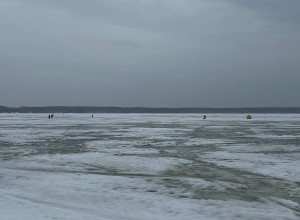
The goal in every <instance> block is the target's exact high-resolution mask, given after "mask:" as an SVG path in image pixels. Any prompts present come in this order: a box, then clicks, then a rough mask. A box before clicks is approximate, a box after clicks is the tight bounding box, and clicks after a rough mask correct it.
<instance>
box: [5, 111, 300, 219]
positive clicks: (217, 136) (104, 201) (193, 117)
mask: <svg viewBox="0 0 300 220" xmlns="http://www.w3.org/2000/svg"><path fill="white" fill-rule="evenodd" d="M47 116H48V115H46V114H0V219H3V220H16V219H17V220H24V219H38V220H43V219H68V220H79V219H91V220H96V219H99V220H119V219H126V220H137V219H143V220H144V219H145V220H155V219H161V220H165V219H170V220H171V219H172V220H173V219H175V220H177V219H178V220H182V219H185V220H195V219H222V220H224V219H230V220H231V219H249V220H250V219H251V220H253V219H286V220H288V219H300V206H299V204H300V115H297V114H289V115H288V114H253V115H252V117H253V119H252V120H246V119H245V116H246V115H245V114H208V115H207V119H206V120H203V119H202V116H203V115H201V114H94V118H92V117H91V114H56V115H55V116H54V119H48V118H47Z"/></svg>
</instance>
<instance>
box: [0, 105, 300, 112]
mask: <svg viewBox="0 0 300 220" xmlns="http://www.w3.org/2000/svg"><path fill="white" fill-rule="evenodd" d="M49 112H53V113H300V107H261V108H148V107H88V106H45V107H16V108H15V107H6V106H0V113H49Z"/></svg>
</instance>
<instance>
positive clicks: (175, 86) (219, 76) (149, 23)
mask: <svg viewBox="0 0 300 220" xmlns="http://www.w3.org/2000/svg"><path fill="white" fill-rule="evenodd" d="M299 4H300V3H298V2H297V1H294V0H291V1H279V0H274V1H269V0H260V1H258V0H253V1H242V0H228V1H219V0H216V1H211V0H201V1H200V0H197V1H196V0H172V1H158V0H122V1H121V0H110V1H104V0H98V1H96V0H90V1H82V0H72V1H71V0H60V1H59V0H52V1H46V0H26V1H25V0H3V1H1V3H0V30H1V37H0V46H1V51H0V66H1V71H0V105H1V104H5V105H13V106H19V105H62V104H65V100H66V99H68V100H69V101H68V104H70V105H98V106H104V105H114V106H153V107H158V106H166V107H182V106H195V107H206V106H208V107H242V106H300V103H299V99H298V97H297V94H299V92H300V89H299V87H298V85H297V82H299V80H300V74H299V70H300V65H299V62H298V57H299V55H300V44H299V43H300V38H299V36H300V27H298V26H299V25H298V24H299V19H300V13H299V12H300V7H297V6H299Z"/></svg>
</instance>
